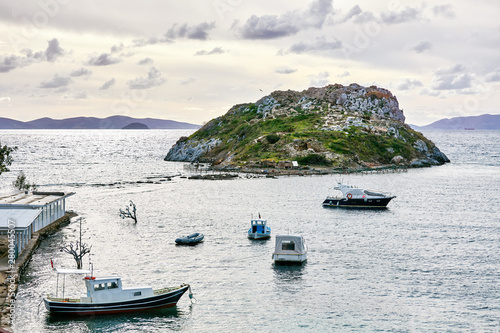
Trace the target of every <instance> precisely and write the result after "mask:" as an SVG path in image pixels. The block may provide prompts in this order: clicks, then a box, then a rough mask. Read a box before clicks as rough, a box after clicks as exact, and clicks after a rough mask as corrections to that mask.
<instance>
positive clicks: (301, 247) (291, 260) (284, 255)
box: [273, 235, 307, 264]
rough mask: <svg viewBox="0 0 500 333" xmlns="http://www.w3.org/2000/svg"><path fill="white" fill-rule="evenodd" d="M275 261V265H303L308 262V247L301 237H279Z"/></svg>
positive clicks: (277, 237)
mask: <svg viewBox="0 0 500 333" xmlns="http://www.w3.org/2000/svg"><path fill="white" fill-rule="evenodd" d="M273 260H274V263H275V264H302V263H303V262H305V261H306V260H307V247H306V245H305V242H304V238H303V237H302V236H299V235H277V236H276V244H275V247H274V253H273Z"/></svg>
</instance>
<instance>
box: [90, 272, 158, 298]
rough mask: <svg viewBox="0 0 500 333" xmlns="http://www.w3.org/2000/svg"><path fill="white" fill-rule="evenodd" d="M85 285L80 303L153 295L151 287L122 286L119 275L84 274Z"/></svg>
mask: <svg viewBox="0 0 500 333" xmlns="http://www.w3.org/2000/svg"><path fill="white" fill-rule="evenodd" d="M85 286H86V287H87V297H82V298H81V302H82V303H104V302H118V301H125V300H133V299H137V298H143V297H151V296H153V288H151V287H135V288H123V287H122V280H121V278H120V277H116V276H114V277H103V278H95V277H90V276H86V277H85Z"/></svg>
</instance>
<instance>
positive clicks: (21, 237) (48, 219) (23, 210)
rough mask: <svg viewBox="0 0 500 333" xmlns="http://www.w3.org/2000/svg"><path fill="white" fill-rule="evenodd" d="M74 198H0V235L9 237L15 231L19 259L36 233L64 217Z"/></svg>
mask: <svg viewBox="0 0 500 333" xmlns="http://www.w3.org/2000/svg"><path fill="white" fill-rule="evenodd" d="M73 194H75V193H73V192H71V193H63V192H28V193H27V192H16V193H11V194H4V195H0V235H8V234H9V230H15V246H16V247H15V249H16V251H15V256H16V258H17V257H18V255H19V254H20V253H21V252H22V250H24V248H25V247H26V245H28V242H29V240H30V239H31V238H32V237H33V234H34V233H35V232H37V231H39V230H41V229H43V228H45V227H46V226H48V225H49V224H51V223H52V222H54V221H56V220H58V219H59V218H61V217H63V216H64V214H65V212H66V198H67V197H69V196H72V195H73ZM11 233H12V232H11Z"/></svg>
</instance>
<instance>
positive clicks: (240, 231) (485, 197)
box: [0, 130, 500, 332]
mask: <svg viewBox="0 0 500 333" xmlns="http://www.w3.org/2000/svg"><path fill="white" fill-rule="evenodd" d="M189 133H191V131H178V130H176V131H172V130H150V131H134V130H130V131H123V130H95V131H92V130H85V131H80V130H46V131H45V130H31V131H24V130H9V131H7V130H2V131H0V141H1V143H2V144H7V145H9V146H14V145H15V146H18V147H19V149H18V150H17V151H16V152H15V153H14V155H13V157H14V160H15V161H14V164H13V165H12V167H11V170H12V172H10V173H4V174H2V175H1V177H0V190H1V191H2V192H7V191H10V190H12V187H11V183H12V181H13V180H14V179H15V178H16V176H17V174H18V172H19V171H20V170H23V171H24V172H25V173H26V175H27V177H28V179H29V180H30V181H31V182H35V183H36V184H39V185H40V186H39V188H38V189H39V190H43V191H45V190H46V191H52V190H53V191H65V192H75V193H76V194H75V195H74V196H72V197H70V198H69V199H67V201H66V204H67V206H66V207H67V209H72V210H74V211H76V212H77V213H78V214H79V215H80V216H81V217H82V218H83V229H84V239H85V242H87V243H88V244H91V245H92V261H93V263H94V270H95V273H96V275H98V276H109V275H119V276H122V278H123V282H124V285H125V286H134V285H151V286H153V287H162V286H166V285H173V284H179V283H189V284H191V286H192V290H193V293H194V297H195V300H194V304H191V302H190V299H189V297H188V296H187V295H185V296H183V298H182V299H181V300H180V302H179V303H178V305H177V307H175V308H173V309H165V310H159V311H154V312H147V313H139V314H127V315H109V316H101V317H90V318H76V319H73V320H64V319H54V318H52V317H50V316H48V314H47V311H46V310H45V308H44V306H43V304H41V305H40V301H41V297H42V295H45V294H47V293H53V292H54V291H55V288H56V279H55V274H54V273H53V271H52V270H51V269H50V258H54V262H55V264H56V265H57V266H59V267H66V268H72V267H73V266H74V261H73V259H72V258H71V257H70V255H68V254H66V253H64V252H60V251H59V249H58V248H59V246H60V245H61V244H63V243H68V242H74V241H75V240H76V237H77V232H78V230H79V229H78V223H77V222H76V220H74V222H73V223H71V224H70V225H69V226H67V227H65V228H64V229H62V230H61V231H59V232H57V233H56V234H54V235H52V236H50V237H49V238H47V239H45V240H44V241H43V243H42V245H41V246H40V247H39V248H38V249H37V250H36V253H35V255H34V256H33V258H32V260H31V262H30V264H29V266H28V268H27V270H26V271H25V274H24V277H23V278H22V281H21V285H20V287H19V293H18V295H17V307H16V311H17V314H18V316H17V318H16V320H15V323H14V329H15V331H16V332H171V331H180V332H359V331H361V332H374V331H382V332H498V331H500V204H499V202H500V144H499V143H500V131H435V132H425V133H424V134H425V135H426V136H427V137H428V138H430V139H431V140H433V141H434V142H435V143H436V144H437V145H438V147H439V148H440V149H441V150H442V151H443V152H444V153H445V154H446V155H447V156H448V157H449V158H450V159H451V161H452V162H451V163H449V164H447V165H444V166H440V167H432V168H426V169H416V170H409V171H408V172H405V173H390V174H373V175H328V176H313V177H281V178H277V179H267V178H254V179H246V178H240V179H235V180H229V181H208V180H188V179H185V178H181V177H179V176H178V175H181V174H182V175H184V174H186V173H187V171H186V170H184V169H183V164H182V163H172V162H165V161H163V157H164V156H165V155H166V153H167V151H168V149H169V148H170V147H171V145H172V144H173V143H174V142H175V141H176V140H177V139H178V138H179V137H180V136H181V135H187V134H189ZM174 175H177V177H174V178H172V180H171V181H168V180H166V179H167V177H168V176H174ZM341 179H342V180H343V181H344V182H347V183H349V184H352V185H357V186H360V187H364V188H368V189H372V190H380V191H385V192H390V193H392V194H394V195H396V196H397V198H396V199H394V200H393V201H392V202H391V203H390V204H389V206H388V209H387V210H383V211H371V210H343V209H326V208H323V207H322V206H321V203H322V201H323V199H324V198H325V197H326V196H327V195H330V194H334V192H335V191H334V190H333V187H334V185H335V183H336V182H337V181H338V180H341ZM148 182H149V183H148ZM130 200H133V201H134V202H135V203H136V204H137V209H138V219H139V222H138V223H137V225H134V224H133V223H131V221H127V220H125V221H124V220H122V219H121V218H120V217H119V214H118V211H119V209H120V208H124V207H125V206H126V205H127V203H128V202H129V201H130ZM259 212H260V214H261V215H262V217H263V218H266V219H267V220H268V223H269V225H270V226H271V227H272V232H273V234H274V235H276V234H280V233H288V232H290V233H296V234H302V235H303V236H304V237H305V239H306V242H307V246H308V249H309V253H308V261H307V263H306V264H305V265H303V266H302V267H275V266H274V265H273V263H272V260H271V254H272V252H273V249H274V239H271V240H269V241H263V242H255V241H250V240H248V239H247V238H246V231H247V229H248V228H249V223H250V219H251V217H252V214H253V216H254V217H256V216H257V214H258V213H259ZM192 232H202V233H204V234H205V242H204V243H202V244H199V245H197V246H195V247H179V246H175V244H174V239H175V238H177V237H179V236H181V235H186V234H189V233H192ZM85 261H86V262H87V258H86V259H85ZM82 287H83V284H82V281H81V280H80V279H79V278H76V277H74V278H67V279H66V288H67V289H66V294H67V295H70V294H75V295H79V294H80V293H82V292H83V289H82Z"/></svg>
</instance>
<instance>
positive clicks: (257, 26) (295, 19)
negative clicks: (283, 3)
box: [236, 0, 333, 39]
mask: <svg viewBox="0 0 500 333" xmlns="http://www.w3.org/2000/svg"><path fill="white" fill-rule="evenodd" d="M331 13H333V6H332V1H331V0H316V1H314V2H312V3H311V5H310V6H309V8H308V9H307V10H306V11H304V12H300V11H289V12H286V13H284V14H283V15H281V16H277V15H263V16H260V17H259V16H256V15H252V16H251V17H250V18H249V19H248V20H247V21H246V22H245V24H244V25H243V26H242V27H241V28H236V30H237V33H238V34H239V35H240V36H241V37H242V38H244V39H274V38H280V37H285V36H291V35H295V34H296V33H297V32H299V31H300V30H302V29H308V28H316V29H320V28H321V27H322V26H323V24H324V22H325V19H326V17H327V16H328V15H330V14H331Z"/></svg>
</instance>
